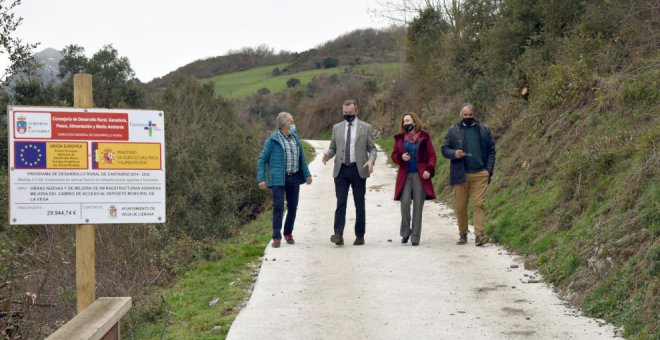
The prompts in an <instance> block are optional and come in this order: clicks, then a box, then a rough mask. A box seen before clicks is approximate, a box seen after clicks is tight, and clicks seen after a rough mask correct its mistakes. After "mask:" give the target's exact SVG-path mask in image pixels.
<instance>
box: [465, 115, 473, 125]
mask: <svg viewBox="0 0 660 340" xmlns="http://www.w3.org/2000/svg"><path fill="white" fill-rule="evenodd" d="M463 124H465V125H467V126H472V124H474V117H470V118H463Z"/></svg>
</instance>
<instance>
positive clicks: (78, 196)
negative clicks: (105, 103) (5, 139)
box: [7, 106, 165, 224]
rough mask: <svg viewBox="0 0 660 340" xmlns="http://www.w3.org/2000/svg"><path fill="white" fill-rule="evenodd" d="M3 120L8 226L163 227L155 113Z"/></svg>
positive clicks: (18, 113) (45, 111) (161, 146)
mask: <svg viewBox="0 0 660 340" xmlns="http://www.w3.org/2000/svg"><path fill="white" fill-rule="evenodd" d="M7 113H8V117H7V125H8V128H9V129H8V130H9V144H8V149H9V182H10V183H9V185H10V190H9V205H10V209H9V223H10V224H101V223H163V222H165V126H164V123H165V119H164V118H165V117H164V114H163V112H162V111H151V110H116V109H113V110H109V109H75V108H47V107H24V106H10V107H8V109H7Z"/></svg>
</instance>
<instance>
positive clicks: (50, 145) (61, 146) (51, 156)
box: [46, 142, 87, 169]
mask: <svg viewBox="0 0 660 340" xmlns="http://www.w3.org/2000/svg"><path fill="white" fill-rule="evenodd" d="M46 168H47V169H87V143H84V142H83V143H80V142H47V143H46Z"/></svg>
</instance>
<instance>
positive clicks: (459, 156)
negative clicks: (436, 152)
mask: <svg viewBox="0 0 660 340" xmlns="http://www.w3.org/2000/svg"><path fill="white" fill-rule="evenodd" d="M454 157H456V158H463V157H465V152H463V150H456V153H455V154H454Z"/></svg>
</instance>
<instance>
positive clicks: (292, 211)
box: [271, 176, 300, 239]
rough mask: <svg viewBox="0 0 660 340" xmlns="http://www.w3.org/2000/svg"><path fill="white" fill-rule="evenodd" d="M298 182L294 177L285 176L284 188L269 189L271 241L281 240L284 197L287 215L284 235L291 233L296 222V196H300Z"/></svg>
mask: <svg viewBox="0 0 660 340" xmlns="http://www.w3.org/2000/svg"><path fill="white" fill-rule="evenodd" d="M298 180H299V179H298V178H297V177H296V176H286V177H285V179H284V186H276V187H272V188H271V190H272V191H273V239H282V232H281V231H282V219H283V217H284V196H285V195H286V208H287V213H286V221H285V222H284V235H291V234H292V233H293V224H294V223H295V222H296V211H297V210H298V196H299V195H300V184H298Z"/></svg>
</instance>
